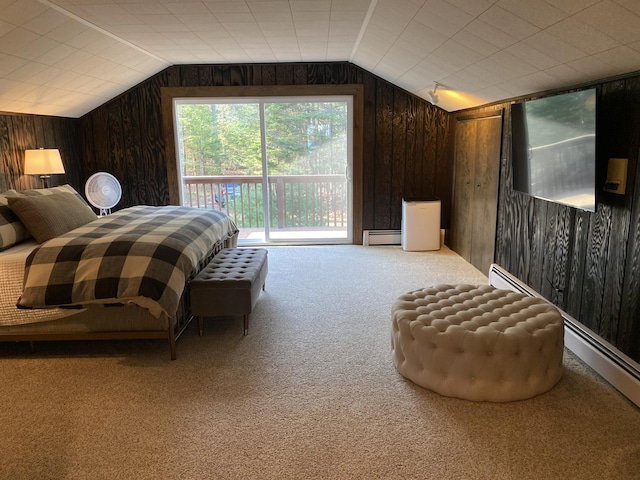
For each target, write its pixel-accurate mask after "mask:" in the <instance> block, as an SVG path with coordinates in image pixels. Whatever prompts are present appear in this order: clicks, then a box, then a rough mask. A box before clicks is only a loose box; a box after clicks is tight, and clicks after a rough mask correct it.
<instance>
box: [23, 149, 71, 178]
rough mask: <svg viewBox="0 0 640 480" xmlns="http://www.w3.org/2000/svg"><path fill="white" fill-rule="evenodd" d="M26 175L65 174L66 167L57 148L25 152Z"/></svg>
mask: <svg viewBox="0 0 640 480" xmlns="http://www.w3.org/2000/svg"><path fill="white" fill-rule="evenodd" d="M24 173H25V174H26V175H55V174H58V173H64V165H62V158H60V152H59V151H58V149H57V148H39V149H37V150H25V152H24Z"/></svg>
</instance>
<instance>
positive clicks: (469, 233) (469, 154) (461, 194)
mask: <svg viewBox="0 0 640 480" xmlns="http://www.w3.org/2000/svg"><path fill="white" fill-rule="evenodd" d="M476 129H477V125H476V122H470V121H457V122H456V125H455V133H454V135H455V149H454V167H453V168H454V177H453V178H454V185H453V202H452V223H451V248H452V249H453V250H454V251H455V252H456V253H458V255H460V256H461V257H462V258H464V259H465V260H467V261H470V260H471V241H472V238H473V211H472V208H471V207H472V205H473V188H472V187H473V178H474V176H475V166H476V162H475V158H476V154H477V152H476V147H477V143H476V134H477V132H476Z"/></svg>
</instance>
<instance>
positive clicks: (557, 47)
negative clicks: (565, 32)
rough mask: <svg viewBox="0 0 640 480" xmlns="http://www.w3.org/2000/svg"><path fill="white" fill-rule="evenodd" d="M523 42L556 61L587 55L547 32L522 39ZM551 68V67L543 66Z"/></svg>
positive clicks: (571, 59) (565, 61)
mask: <svg viewBox="0 0 640 480" xmlns="http://www.w3.org/2000/svg"><path fill="white" fill-rule="evenodd" d="M522 43H523V44H526V45H528V46H529V47H531V48H533V49H535V50H538V51H539V52H540V53H541V54H543V55H545V56H547V57H548V58H552V59H554V60H556V63H567V62H571V61H573V60H577V59H578V58H582V57H584V56H586V55H587V54H586V52H584V51H583V50H580V49H578V48H576V47H574V46H572V45H569V44H568V43H565V42H563V41H561V40H559V39H557V38H555V37H553V36H552V35H550V34H549V33H547V32H540V33H537V34H535V35H533V36H531V37H529V38H527V39H525V40H523V41H522ZM541 68H543V69H544V68H549V67H541Z"/></svg>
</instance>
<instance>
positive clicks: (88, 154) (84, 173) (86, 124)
mask: <svg viewBox="0 0 640 480" xmlns="http://www.w3.org/2000/svg"><path fill="white" fill-rule="evenodd" d="M93 121H94V115H84V116H83V117H81V118H80V136H79V138H80V143H81V152H82V153H81V154H82V159H81V160H82V170H81V172H80V177H81V178H82V179H83V182H84V181H86V179H88V178H89V176H90V172H95V171H96V159H95V154H94V152H95V151H96V146H95V138H94V135H93Z"/></svg>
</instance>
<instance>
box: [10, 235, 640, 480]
mask: <svg viewBox="0 0 640 480" xmlns="http://www.w3.org/2000/svg"><path fill="white" fill-rule="evenodd" d="M441 282H450V283H463V282H472V283H474V282H475V283H486V282H487V280H486V277H484V275H482V274H481V273H480V272H478V271H477V270H475V269H474V268H473V267H471V266H469V265H468V264H466V263H465V262H464V261H462V260H461V259H460V257H458V256H457V255H455V254H453V253H451V252H450V251H449V250H447V249H443V250H442V251H440V252H437V253H436V252H433V253H414V252H403V251H402V250H401V249H400V248H399V247H358V246H339V247H277V248H270V249H269V276H268V278H267V290H266V292H263V294H262V295H261V298H260V300H259V301H258V305H257V307H256V310H255V312H254V314H253V315H252V318H251V323H250V329H249V335H248V336H247V337H243V336H242V322H241V320H240V319H221V320H220V319H218V320H214V319H209V320H207V322H206V332H205V336H204V337H202V338H200V337H198V336H197V334H196V332H195V329H193V328H191V329H190V330H189V331H188V332H187V333H186V335H185V336H183V337H182V338H181V339H180V341H179V342H178V360H177V361H174V362H172V361H170V360H169V351H168V346H167V345H166V344H165V342H161V341H127V342H88V343H87V342H84V343H79V342H67V343H40V344H38V345H37V351H36V353H35V354H32V353H30V352H29V350H28V346H26V345H24V344H6V343H5V344H0V352H1V354H0V398H1V399H2V405H1V406H0V438H1V439H2V440H1V441H0V459H1V464H0V478H2V479H38V480H42V479H49V478H51V479H308V478H318V479H351V478H357V479H536V480H537V479H615V480H619V479H634V478H635V479H640V410H639V409H638V408H637V407H635V406H634V405H633V404H631V403H630V402H629V401H628V400H627V399H625V398H624V397H622V396H621V395H620V394H618V393H617V392H616V391H615V390H613V389H612V388H611V387H610V386H608V385H607V384H606V383H605V382H604V381H603V380H601V379H600V378H599V377H598V376H597V375H595V374H594V373H593V372H592V371H591V370H590V369H589V368H588V367H586V366H584V365H583V364H582V363H581V362H580V361H579V360H577V359H576V358H575V357H574V356H573V355H572V354H571V353H570V352H567V353H566V355H565V371H564V376H563V378H562V380H561V381H560V383H559V384H558V385H557V386H556V387H554V389H552V390H551V391H550V392H548V393H546V394H544V395H540V396H538V397H535V398H533V399H530V400H526V401H521V402H514V403H506V404H492V403H474V402H469V401H465V400H459V399H453V398H446V397H441V396H439V395H437V394H435V393H432V392H429V391H427V390H424V389H422V388H420V387H418V386H415V385H414V384H412V383H411V382H409V381H407V380H405V379H404V378H403V377H401V376H400V375H399V374H398V373H397V372H396V371H395V369H394V367H393V364H392V362H391V356H390V337H389V328H390V307H391V303H392V302H393V300H394V299H395V298H396V297H397V296H398V295H399V294H400V293H403V292H406V291H409V290H412V289H415V288H421V287H423V286H426V285H429V284H432V283H441Z"/></svg>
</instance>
